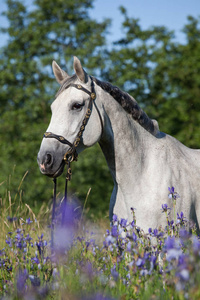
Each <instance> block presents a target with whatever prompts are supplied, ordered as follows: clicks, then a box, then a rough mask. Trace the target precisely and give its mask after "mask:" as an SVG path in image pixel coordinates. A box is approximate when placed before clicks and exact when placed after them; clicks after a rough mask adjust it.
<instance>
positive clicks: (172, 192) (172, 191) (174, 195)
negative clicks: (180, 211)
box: [168, 186, 180, 200]
mask: <svg viewBox="0 0 200 300" xmlns="http://www.w3.org/2000/svg"><path fill="white" fill-rule="evenodd" d="M168 190H169V194H168V197H169V199H173V200H176V199H177V198H180V196H179V194H178V193H177V192H175V189H174V187H173V186H172V187H171V188H170V187H168Z"/></svg>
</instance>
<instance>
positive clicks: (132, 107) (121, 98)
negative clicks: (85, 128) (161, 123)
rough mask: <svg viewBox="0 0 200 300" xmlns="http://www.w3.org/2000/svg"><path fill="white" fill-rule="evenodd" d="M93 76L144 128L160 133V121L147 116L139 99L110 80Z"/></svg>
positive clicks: (154, 133)
mask: <svg viewBox="0 0 200 300" xmlns="http://www.w3.org/2000/svg"><path fill="white" fill-rule="evenodd" d="M92 78H93V80H94V81H95V83H96V84H97V85H98V86H100V87H101V88H102V89H103V90H104V91H106V92H107V93H109V94H110V95H111V96H112V97H113V98H114V99H115V100H116V101H117V102H118V103H119V104H120V105H121V106H122V108H123V109H124V110H125V111H126V112H127V113H128V114H130V115H131V116H132V118H133V119H134V120H135V121H136V122H137V123H139V124H140V125H141V126H142V127H143V128H145V129H146V130H147V131H149V132H150V133H151V134H153V135H156V134H157V133H158V131H159V128H158V123H157V122H156V121H155V120H152V119H150V118H149V117H148V116H147V114H146V113H145V112H144V111H143V110H142V109H141V108H140V106H139V105H138V103H137V101H136V100H135V99H134V98H133V97H131V96H130V95H129V94H128V93H126V92H123V91H122V90H120V89H119V88H118V87H116V86H113V85H112V84H111V83H109V82H104V81H100V80H98V79H97V78H95V77H92Z"/></svg>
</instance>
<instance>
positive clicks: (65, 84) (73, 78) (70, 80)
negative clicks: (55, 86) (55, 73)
mask: <svg viewBox="0 0 200 300" xmlns="http://www.w3.org/2000/svg"><path fill="white" fill-rule="evenodd" d="M76 79H77V75H76V74H74V75H72V76H71V77H67V78H66V79H65V80H64V81H63V82H62V85H61V86H60V88H59V90H58V91H57V93H56V98H57V97H58V96H59V95H60V94H61V93H62V92H63V91H64V90H65V89H66V88H67V87H68V85H70V84H71V83H74V82H75V81H76Z"/></svg>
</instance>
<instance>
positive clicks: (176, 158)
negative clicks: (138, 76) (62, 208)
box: [38, 57, 200, 231]
mask: <svg viewBox="0 0 200 300" xmlns="http://www.w3.org/2000/svg"><path fill="white" fill-rule="evenodd" d="M74 70H75V74H74V75H73V76H71V77H70V76H68V74H67V73H66V72H65V71H63V70H62V69H61V68H60V67H59V66H58V64H57V63H56V62H55V61H54V62H53V72H54V75H55V77H56V80H57V82H58V83H59V84H60V86H61V87H60V89H59V91H58V93H57V95H56V99H55V101H54V102H53V104H52V105H51V110H52V117H51V121H50V124H49V127H48V130H47V131H48V132H52V133H54V136H56V137H58V136H62V138H64V139H67V141H69V144H70V145H72V144H73V143H74V140H75V139H76V138H77V133H78V132H79V131H80V127H81V126H82V123H83V119H84V116H85V115H86V113H87V107H88V103H89V101H91V97H89V96H90V92H92V91H91V85H94V86H93V89H94V91H95V93H96V99H93V103H92V108H91V115H90V118H88V119H89V120H88V122H87V124H85V126H84V128H83V130H82V132H81V134H80V135H79V136H80V141H78V144H77V153H80V152H81V151H82V150H84V149H85V148H87V147H91V146H92V145H94V144H95V143H97V142H99V144H100V147H101V149H102V151H103V153H104V155H105V158H106V161H107V164H108V166H109V169H110V172H111V175H112V178H113V181H114V188H113V192H112V195H111V199H110V207H109V216H110V219H111V220H112V216H113V213H115V214H117V215H118V217H120V218H126V219H128V220H132V212H131V209H130V208H131V207H133V208H135V213H136V220H137V225H138V226H140V227H141V228H142V229H144V230H145V231H147V230H148V228H150V227H151V228H156V227H157V226H159V225H162V226H165V224H166V219H165V216H164V214H162V213H161V206H162V204H164V203H168V205H169V206H170V207H172V203H170V201H171V200H170V199H168V193H169V191H168V187H171V186H174V187H175V189H176V191H177V192H178V193H179V195H180V198H178V199H177V201H176V202H177V204H176V207H177V212H179V213H180V212H181V211H182V212H183V213H184V215H185V217H186V218H187V219H188V220H189V219H190V220H193V221H194V222H195V223H196V225H197V227H198V226H199V222H200V152H199V150H193V149H189V148H187V147H186V146H184V145H183V144H181V143H180V142H179V141H177V140H176V139H175V138H173V137H171V136H169V135H167V134H164V133H162V132H160V131H159V127H158V124H157V122H156V121H155V120H151V119H150V118H149V117H148V116H147V115H146V114H145V113H144V111H143V110H142V109H141V108H140V107H139V106H138V104H137V102H136V101H135V99H133V98H132V97H131V96H130V95H129V94H127V93H125V92H123V91H121V90H120V89H119V88H117V87H115V86H112V85H111V84H110V83H107V82H102V81H100V80H98V79H96V78H94V77H90V76H88V74H87V73H86V72H85V71H84V69H83V68H82V66H81V63H80V61H79V60H78V58H76V57H74ZM78 86H79V87H81V88H80V89H78V88H77V87H78ZM86 91H87V92H86ZM94 98H95V97H94ZM54 136H52V137H54ZM69 144H66V143H65V144H63V143H60V142H59V141H58V138H55V139H54V138H51V139H47V138H43V140H42V143H41V147H40V151H39V153H38V163H39V166H40V170H41V172H42V173H43V174H46V175H48V176H51V177H57V176H59V175H61V173H62V172H63V168H64V160H63V157H64V155H65V153H66V151H67V150H68V149H69V148H70V146H69Z"/></svg>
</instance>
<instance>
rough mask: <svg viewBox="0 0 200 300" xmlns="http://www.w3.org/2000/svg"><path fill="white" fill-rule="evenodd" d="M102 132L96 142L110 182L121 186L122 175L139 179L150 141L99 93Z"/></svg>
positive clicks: (143, 130)
mask: <svg viewBox="0 0 200 300" xmlns="http://www.w3.org/2000/svg"><path fill="white" fill-rule="evenodd" d="M101 101H102V104H103V107H104V132H103V135H102V138H101V140H100V142H99V144H100V147H101V149H102V151H103V153H104V156H105V158H106V161H107V164H108V166H109V169H110V171H111V174H112V177H113V180H114V182H116V183H117V184H119V185H122V184H123V183H124V182H125V180H124V176H125V177H127V176H129V173H130V174H131V179H132V180H134V175H135V176H136V177H138V176H139V174H140V173H141V172H143V170H144V169H143V168H145V161H146V159H147V157H148V151H149V145H150V144H151V143H152V139H153V138H154V136H153V135H151V134H150V133H149V132H148V131H146V130H145V129H144V128H143V127H142V126H141V125H139V124H138V123H137V122H136V121H135V120H133V119H132V117H131V116H130V115H128V114H127V113H126V112H125V111H124V109H123V108H122V107H121V106H120V105H119V104H118V103H117V102H116V101H115V100H114V99H113V98H112V97H111V96H110V95H109V94H108V93H106V92H104V91H102V92H101Z"/></svg>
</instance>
